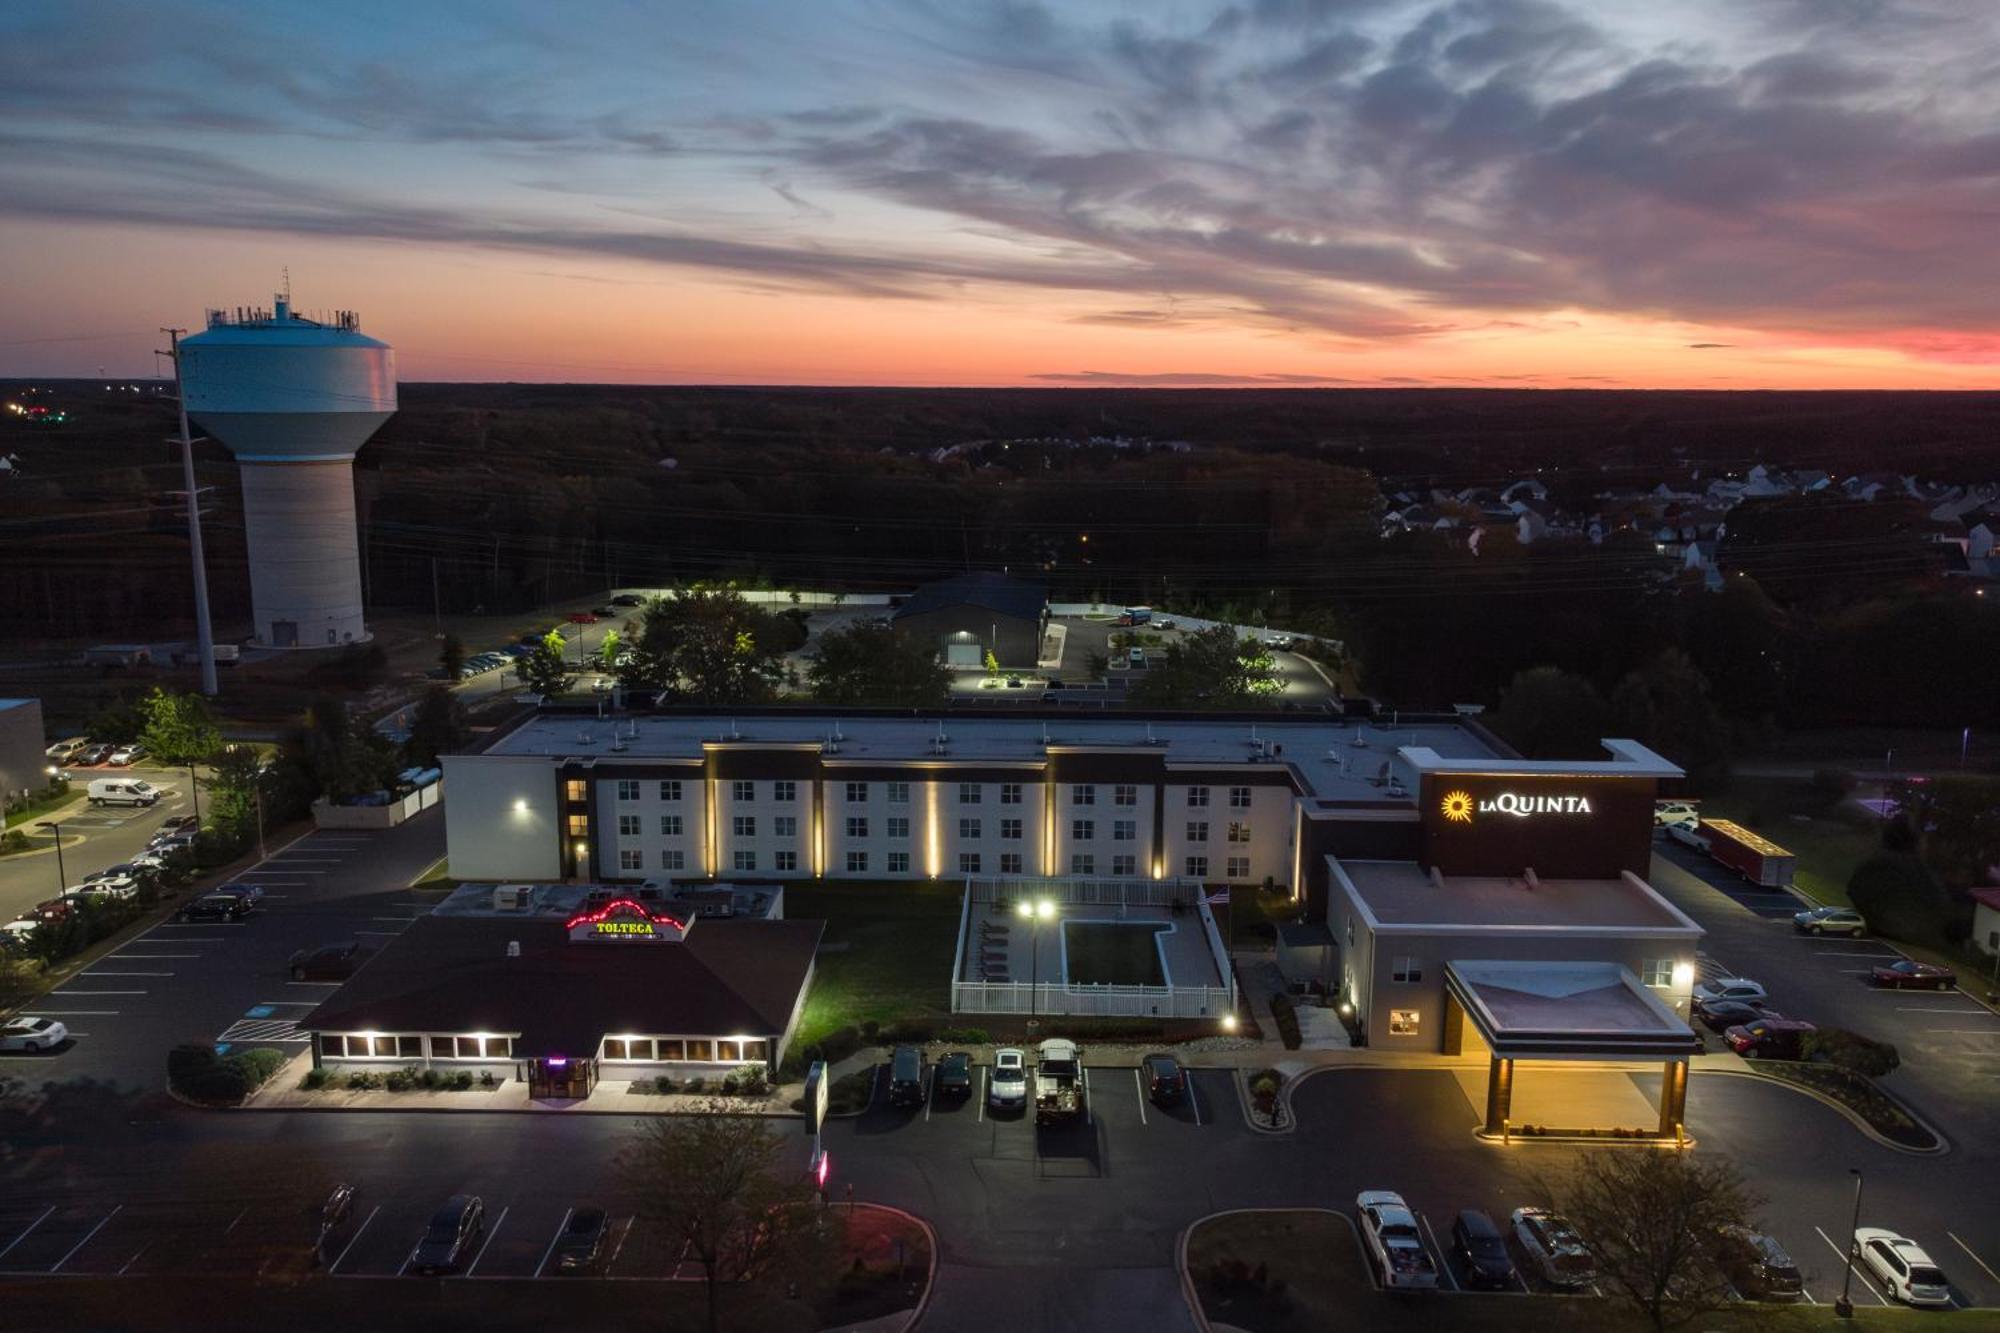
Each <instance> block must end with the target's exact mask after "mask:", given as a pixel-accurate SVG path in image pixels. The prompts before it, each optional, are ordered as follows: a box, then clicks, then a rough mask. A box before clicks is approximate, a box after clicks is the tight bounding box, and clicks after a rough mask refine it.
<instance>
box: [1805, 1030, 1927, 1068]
mask: <svg viewBox="0 0 2000 1333" xmlns="http://www.w3.org/2000/svg"><path fill="white" fill-rule="evenodd" d="M1801 1044H1802V1046H1803V1047H1804V1050H1805V1058H1806V1059H1808V1060H1816V1061H1819V1062H1820V1063H1822V1064H1830V1065H1839V1066H1840V1067H1841V1068H1842V1069H1847V1070H1851V1071H1853V1072H1854V1073H1856V1074H1861V1075H1864V1076H1866V1077H1868V1078H1881V1077H1882V1076H1883V1075H1885V1074H1888V1073H1890V1072H1891V1071H1893V1070H1894V1069H1895V1068H1896V1066H1897V1065H1899V1064H1901V1063H1902V1057H1901V1056H1900V1055H1898V1054H1897V1053H1896V1048H1895V1047H1894V1046H1893V1045H1891V1044H1890V1043H1888V1042H1886V1041H1876V1040H1874V1039H1873V1038H1872V1037H1864V1036H1862V1035H1861V1034H1860V1033H1858V1032H1849V1031H1847V1030H1846V1029H1845V1028H1821V1029H1820V1030H1819V1031H1817V1032H1808V1033H1806V1034H1805V1041H1804V1042H1803V1043H1801Z"/></svg>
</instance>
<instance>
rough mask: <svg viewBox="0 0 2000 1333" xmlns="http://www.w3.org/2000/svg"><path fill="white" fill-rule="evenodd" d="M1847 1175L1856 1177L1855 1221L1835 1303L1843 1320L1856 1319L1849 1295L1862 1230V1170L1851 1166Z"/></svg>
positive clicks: (1848, 1235) (1850, 1229)
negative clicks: (1856, 1243) (1856, 1238)
mask: <svg viewBox="0 0 2000 1333" xmlns="http://www.w3.org/2000/svg"><path fill="white" fill-rule="evenodd" d="M1847 1174H1848V1175H1850V1176H1853V1177H1854V1221H1853V1223H1852V1224H1851V1225H1850V1226H1849V1227H1848V1228H1847V1247H1846V1248H1847V1271H1846V1273H1845V1274H1844V1275H1843V1276H1842V1277H1841V1279H1840V1299H1839V1300H1837V1301H1835V1302H1834V1303H1833V1312H1834V1313H1835V1314H1836V1315H1839V1316H1840V1317H1841V1318H1842V1319H1852V1318H1854V1302H1853V1301H1851V1300H1849V1299H1848V1297H1847V1293H1848V1292H1849V1291H1850V1290H1851V1289H1852V1288H1853V1285H1854V1233H1855V1232H1857V1231H1859V1230H1861V1168H1860V1167H1858V1166H1850V1167H1848V1168H1847Z"/></svg>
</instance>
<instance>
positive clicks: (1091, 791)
mask: <svg viewBox="0 0 2000 1333" xmlns="http://www.w3.org/2000/svg"><path fill="white" fill-rule="evenodd" d="M1069 803H1070V804H1071V805H1096V804H1097V788H1095V787H1093V786H1091V785H1090V784H1089V783H1087V782H1078V783H1075V784H1073V785H1071V787H1070V789H1069Z"/></svg>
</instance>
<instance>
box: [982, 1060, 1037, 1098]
mask: <svg viewBox="0 0 2000 1333" xmlns="http://www.w3.org/2000/svg"><path fill="white" fill-rule="evenodd" d="M986 1102H987V1105H989V1106H992V1107H995V1108H998V1109H1002V1110H1016V1109H1019V1108H1020V1107H1023V1106H1026V1105H1027V1104H1028V1059H1027V1057H1026V1056H1025V1055H1023V1054H1022V1053H1021V1052H1020V1051H1017V1050H1015V1049H1014V1048H1013V1047H1011V1046H1008V1047H1003V1048H1002V1049H1000V1050H997V1051H995V1052H993V1077H992V1079H991V1081H990V1082H989V1083H988V1085H987V1091H986Z"/></svg>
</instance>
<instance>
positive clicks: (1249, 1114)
mask: <svg viewBox="0 0 2000 1333" xmlns="http://www.w3.org/2000/svg"><path fill="white" fill-rule="evenodd" d="M1229 1076H1230V1081H1231V1082H1233V1083H1234V1084H1235V1085H1236V1106H1237V1109H1238V1110H1240V1111H1241V1112H1242V1113H1243V1123H1244V1124H1245V1125H1246V1126H1247V1127H1249V1128H1250V1129H1252V1130H1254V1131H1256V1132H1257V1133H1259V1134H1264V1135H1270V1136H1281V1135H1285V1134H1290V1133H1293V1132H1294V1131H1296V1130H1297V1129H1298V1127H1299V1118H1298V1117H1297V1116H1295V1115H1293V1114H1292V1098H1291V1090H1292V1087H1293V1085H1295V1084H1297V1083H1298V1082H1300V1080H1301V1079H1302V1078H1303V1077H1304V1076H1303V1075H1301V1076H1300V1078H1288V1079H1286V1080H1285V1082H1284V1086H1282V1087H1280V1088H1279V1089H1278V1097H1277V1100H1276V1101H1275V1102H1273V1103H1272V1105H1273V1106H1274V1107H1275V1108H1277V1109H1279V1110H1282V1111H1283V1112H1284V1113H1285V1120H1284V1123H1283V1124H1280V1125H1263V1124H1259V1123H1258V1122H1257V1112H1256V1109H1255V1108H1254V1107H1253V1106H1252V1105H1251V1102H1250V1081H1249V1079H1248V1077H1247V1076H1246V1075H1245V1074H1244V1072H1243V1070H1242V1069H1241V1068H1232V1069H1231V1070H1230V1071H1229ZM1243 1211H1249V1212H1256V1211H1260V1210H1257V1209H1247V1210H1243Z"/></svg>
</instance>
